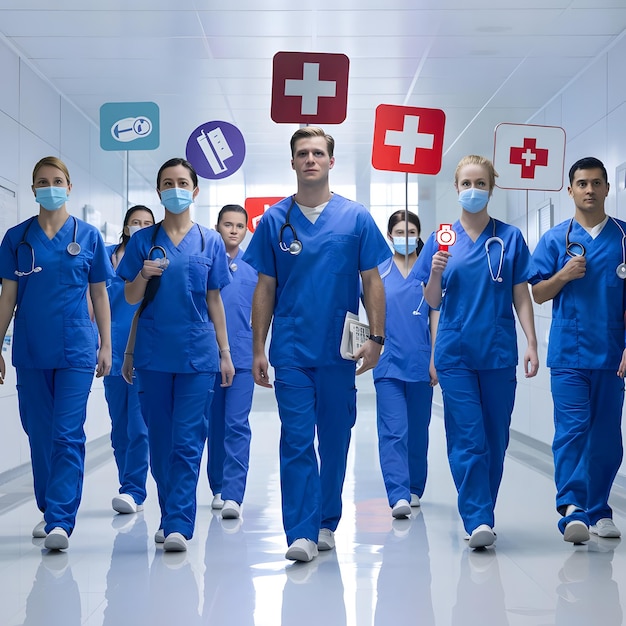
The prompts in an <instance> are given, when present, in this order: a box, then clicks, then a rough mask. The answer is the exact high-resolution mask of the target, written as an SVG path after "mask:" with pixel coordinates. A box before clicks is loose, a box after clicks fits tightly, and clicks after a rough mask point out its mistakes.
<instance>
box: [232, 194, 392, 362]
mask: <svg viewBox="0 0 626 626" xmlns="http://www.w3.org/2000/svg"><path fill="white" fill-rule="evenodd" d="M291 202H292V198H291V197H289V198H285V199H284V200H281V201H280V202H279V203H278V204H275V205H274V206H273V207H270V209H269V210H268V211H266V212H265V214H264V215H263V217H262V218H261V220H260V222H259V224H258V226H257V229H256V231H255V233H254V236H253V237H252V239H251V241H250V244H249V245H248V248H247V250H246V251H245V253H244V255H243V258H244V260H245V261H247V262H248V263H250V265H252V267H254V268H255V269H256V270H257V271H258V272H260V273H262V274H266V275H267V276H271V277H273V278H275V279H276V300H275V304H274V320H273V326H272V340H271V343H270V354H269V357H270V362H271V363H272V365H273V366H275V367H289V366H300V367H319V366H322V365H331V364H339V363H345V362H346V361H345V360H344V359H342V358H341V355H340V354H339V347H340V344H341V333H342V330H343V322H344V319H345V316H346V312H347V311H351V312H352V313H358V311H359V295H360V285H359V272H362V271H366V270H370V269H374V268H375V267H377V266H378V264H379V263H382V262H383V261H384V260H385V259H387V258H389V257H390V256H391V251H390V249H389V246H388V245H387V242H386V241H385V238H384V237H383V235H382V233H381V232H380V230H379V229H378V226H376V223H375V222H374V220H373V218H372V216H371V215H370V214H369V211H368V210H367V209H366V208H365V207H364V206H363V205H362V204H358V203H357V202H353V201H352V200H347V199H346V198H343V197H342V196H339V195H337V194H333V196H332V198H331V199H330V202H329V203H328V204H327V205H326V207H325V208H324V210H323V211H322V213H321V215H320V216H319V217H318V218H317V220H316V222H315V224H312V223H311V222H310V220H309V219H308V218H307V217H306V216H305V215H304V214H303V213H302V211H301V210H300V208H299V207H298V205H297V204H295V203H294V205H293V208H292V210H291V217H290V223H291V224H292V226H293V228H294V229H295V231H296V233H297V235H298V239H299V240H300V241H301V242H302V245H303V247H302V252H301V253H300V254H298V255H293V254H290V253H289V252H284V251H283V250H282V249H281V248H280V246H279V240H280V229H281V227H282V226H283V224H284V223H285V218H286V215H287V211H288V210H289V207H290V205H291ZM283 241H284V243H285V244H286V245H289V244H290V243H291V241H293V234H292V232H291V231H290V230H289V229H288V228H287V229H285V230H284V231H283Z"/></svg>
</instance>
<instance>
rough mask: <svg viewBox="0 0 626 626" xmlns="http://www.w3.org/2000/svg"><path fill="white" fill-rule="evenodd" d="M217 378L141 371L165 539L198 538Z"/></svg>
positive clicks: (143, 408) (143, 407) (143, 409)
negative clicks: (200, 482)
mask: <svg viewBox="0 0 626 626" xmlns="http://www.w3.org/2000/svg"><path fill="white" fill-rule="evenodd" d="M214 377H215V374H213V373H208V372H194V373H193V374H173V373H170V372H155V371H151V370H138V371H137V378H138V380H139V400H140V402H141V412H142V414H143V416H144V418H145V420H146V423H147V424H148V441H149V443H150V468H151V470H152V475H153V476H154V480H155V482H156V485H157V490H158V494H159V505H160V507H161V524H160V528H163V532H164V533H165V536H166V537H167V535H169V534H171V533H174V532H177V533H181V534H182V535H183V536H184V537H185V538H186V539H191V538H192V536H193V531H194V526H195V521H196V487H197V485H198V474H199V472H200V461H201V459H202V452H203V450H204V442H205V441H206V438H207V432H208V425H207V417H206V416H207V413H208V409H209V406H208V405H209V402H210V399H211V395H212V394H211V391H210V390H211V388H212V387H213V380H214Z"/></svg>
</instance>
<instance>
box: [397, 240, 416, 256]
mask: <svg viewBox="0 0 626 626" xmlns="http://www.w3.org/2000/svg"><path fill="white" fill-rule="evenodd" d="M393 249H394V250H395V251H396V252H397V253H398V254H412V253H413V252H415V250H416V249H417V237H409V245H408V247H407V241H406V238H405V237H394V238H393Z"/></svg>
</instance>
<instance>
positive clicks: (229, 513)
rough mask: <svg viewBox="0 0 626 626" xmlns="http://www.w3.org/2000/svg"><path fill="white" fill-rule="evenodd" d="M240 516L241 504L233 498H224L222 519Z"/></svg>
mask: <svg viewBox="0 0 626 626" xmlns="http://www.w3.org/2000/svg"><path fill="white" fill-rule="evenodd" d="M240 516H241V506H239V504H237V503H236V502H235V501H234V500H224V506H223V507H222V519H237V518H238V517H240Z"/></svg>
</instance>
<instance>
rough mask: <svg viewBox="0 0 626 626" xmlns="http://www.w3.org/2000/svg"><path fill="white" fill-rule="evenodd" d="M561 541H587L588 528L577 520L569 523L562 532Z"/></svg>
mask: <svg viewBox="0 0 626 626" xmlns="http://www.w3.org/2000/svg"><path fill="white" fill-rule="evenodd" d="M563 541H567V542H569V543H583V542H584V541H589V528H588V527H587V524H585V522H583V521H581V520H577V519H575V520H572V521H571V522H569V523H568V524H567V526H565V531H564V532H563Z"/></svg>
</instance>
